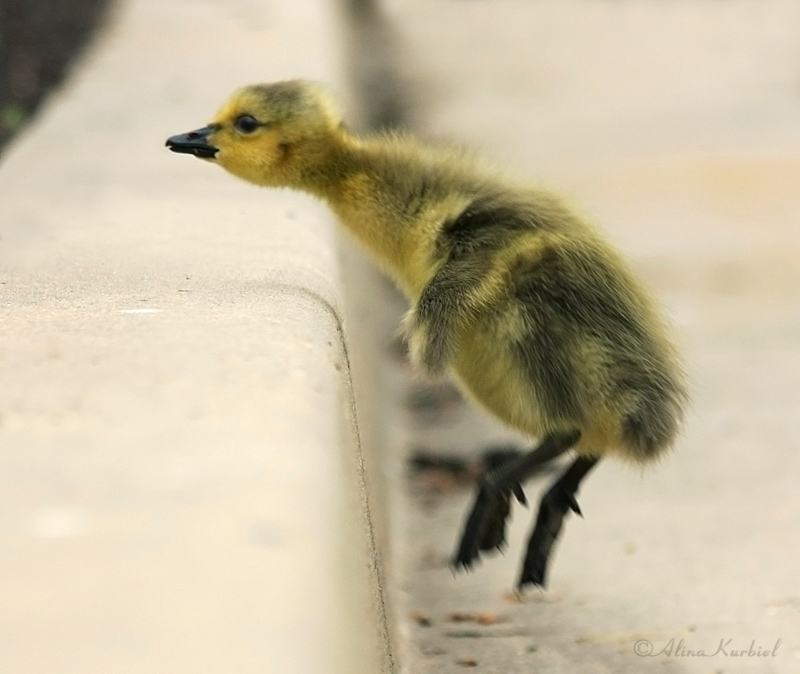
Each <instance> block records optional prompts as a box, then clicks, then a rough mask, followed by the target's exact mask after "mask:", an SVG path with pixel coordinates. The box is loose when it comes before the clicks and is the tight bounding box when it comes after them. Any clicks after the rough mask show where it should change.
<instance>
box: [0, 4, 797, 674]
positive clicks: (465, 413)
mask: <svg viewBox="0 0 800 674" xmlns="http://www.w3.org/2000/svg"><path fill="white" fill-rule="evenodd" d="M164 1H165V2H166V1H167V0H164ZM303 3H304V0H292V2H290V1H289V0H233V1H231V2H228V3H221V2H214V0H198V2H196V3H195V2H188V1H187V0H183V1H180V0H170V4H174V5H175V16H179V15H180V13H181V12H188V11H192V10H193V9H194V8H195V7H200V8H202V7H211V6H214V7H223V6H224V7H225V9H224V12H227V13H229V14H230V17H232V18H231V21H232V22H238V23H237V25H239V24H241V25H242V26H244V27H245V29H247V30H251V32H246V33H243V37H241V40H242V42H241V43H240V46H241V48H242V49H246V46H247V44H248V43H247V40H250V39H252V40H253V44H257V43H258V41H259V40H262V39H263V40H270V39H273V38H272V34H271V33H270V29H271V26H273V22H276V21H277V20H276V19H275V17H280V16H282V15H283V14H286V13H291V12H293V11H295V9H293V8H297V7H300V6H301V5H303ZM132 4H134V3H128V2H124V1H122V0H120V1H119V2H117V3H116V5H114V6H111V7H110V6H109V3H107V2H102V1H101V0H82V1H80V2H79V1H77V0H62V1H61V2H46V1H45V0H35V1H34V0H29V1H28V2H25V3H22V2H18V1H17V0H0V151H2V143H4V142H5V141H7V140H8V139H9V138H10V137H11V136H12V135H13V134H14V133H15V132H17V131H19V130H21V129H23V128H24V126H25V124H26V123H28V121H29V120H33V119H35V114H36V111H37V109H38V106H39V105H40V103H41V102H42V100H43V97H44V96H45V95H46V94H47V93H48V91H50V90H51V88H52V87H54V86H57V85H58V84H59V82H61V81H63V79H64V77H65V76H66V75H65V74H66V73H69V72H70V68H71V67H75V68H76V70H75V72H76V73H79V72H80V63H81V61H80V60H77V61H76V60H75V59H76V58H80V55H81V54H82V51H81V50H82V48H83V47H84V46H85V45H87V44H89V43H90V42H91V39H92V38H93V36H94V38H97V37H98V36H101V35H102V34H103V33H102V32H101V31H100V29H101V28H102V27H103V26H107V25H108V24H109V22H112V19H113V18H114V17H115V16H117V10H119V9H120V8H123V9H124V8H126V7H129V6H132ZM145 4H146V3H145ZM332 6H334V7H335V8H336V13H335V19H334V18H330V17H327V16H326V18H325V19H324V20H325V21H332V22H335V25H336V31H337V34H338V35H339V36H340V37H339V43H338V49H339V50H340V55H341V61H342V69H343V70H344V72H345V78H344V79H345V80H346V81H347V82H348V83H349V89H348V91H347V93H346V98H347V100H348V102H349V105H350V112H349V116H350V118H351V119H354V120H357V122H358V126H360V128H362V129H378V128H383V127H387V126H389V127H403V128H407V129H410V130H412V131H414V132H415V133H418V134H420V135H422V136H424V137H426V138H429V139H431V140H434V141H437V142H438V141H446V142H455V143H458V144H463V145H467V146H469V147H472V148H474V149H476V150H477V151H479V152H480V153H481V154H483V155H484V156H486V157H488V158H489V159H490V160H491V161H493V162H494V163H496V164H498V165H500V166H502V167H504V168H505V169H506V170H508V172H509V173H511V174H513V175H514V176H515V177H518V178H523V179H529V180H531V181H533V182H537V183H544V184H546V185H549V186H552V187H553V188H555V189H557V190H558V191H560V192H562V193H565V194H566V195H568V197H569V198H571V199H572V200H573V201H574V202H575V203H576V204H578V206H579V207H580V208H581V209H583V210H584V211H585V212H587V213H589V214H591V216H592V217H593V218H594V219H595V220H596V221H598V222H599V223H600V224H601V226H602V227H603V228H604V230H605V231H606V232H607V233H608V235H609V236H610V238H611V239H612V240H613V241H614V242H615V243H616V244H617V245H618V246H619V247H620V248H621V250H622V251H623V252H624V253H625V254H626V255H627V256H629V257H630V259H631V260H632V262H633V264H634V265H635V267H636V269H637V271H638V272H639V273H640V274H641V275H642V276H643V277H644V278H645V280H646V281H647V283H648V284H649V285H650V286H651V287H652V288H653V289H654V291H655V292H656V293H657V295H658V296H659V297H660V298H661V299H662V300H663V302H664V304H665V307H666V311H667V313H668V315H669V316H670V317H671V320H672V322H673V323H674V325H675V328H676V332H677V334H678V335H679V340H680V342H681V343H682V345H683V348H684V350H685V353H686V356H687V362H688V368H689V372H690V378H691V386H692V399H693V403H692V411H691V413H690V415H689V420H688V424H687V429H686V432H685V434H684V437H683V438H682V440H681V442H680V444H679V446H678V447H677V448H676V451H675V453H674V455H672V456H670V457H669V458H668V459H666V460H665V461H664V462H663V464H662V465H659V466H656V467H653V468H649V469H647V470H645V471H639V470H638V469H633V468H631V467H628V466H624V465H613V464H611V463H610V462H609V463H608V464H607V465H603V466H602V468H601V469H600V470H598V471H597V473H596V474H593V476H592V478H591V479H589V480H588V481H587V482H586V486H585V488H584V489H583V490H582V492H581V498H580V502H581V506H582V509H583V512H584V515H585V519H583V520H581V519H578V518H572V519H571V520H569V521H568V522H567V524H566V526H565V532H564V537H563V540H562V541H561V542H560V544H559V547H558V548H557V550H556V552H555V555H554V558H553V561H552V568H551V575H550V586H549V587H548V589H547V590H546V591H542V592H538V591H536V592H530V593H529V594H528V595H526V597H524V598H519V597H517V596H515V595H514V594H513V593H510V592H509V590H510V588H511V587H512V585H513V583H514V581H515V579H516V576H517V573H518V568H519V564H520V562H521V558H522V552H523V549H524V545H525V541H526V538H527V535H528V532H529V530H530V527H531V526H532V518H533V512H532V511H531V510H524V509H522V508H518V509H517V511H516V513H515V515H516V516H515V518H514V522H513V526H512V530H511V535H510V544H509V548H508V551H507V552H506V554H505V555H504V556H497V557H493V558H490V559H487V560H486V561H485V563H484V564H482V565H481V566H480V567H479V568H478V569H477V570H476V571H475V572H474V573H472V574H471V575H469V576H460V577H457V578H454V577H453V575H452V574H451V572H450V570H449V568H448V560H449V556H450V554H451V553H452V550H453V546H454V545H455V542H456V537H457V534H458V531H459V527H460V526H461V521H462V518H463V516H464V512H465V509H466V508H467V507H468V505H469V502H470V498H471V497H470V490H471V488H472V485H473V483H474V479H475V476H476V475H477V474H478V473H479V471H480V457H481V452H482V451H483V450H484V449H485V448H486V447H487V446H488V445H492V444H496V443H506V442H508V443H513V444H515V445H518V446H520V445H522V444H524V443H525V442H526V441H525V439H522V438H518V437H514V436H513V434H510V433H509V432H508V431H507V430H505V429H503V428H501V427H499V426H498V425H497V424H495V423H494V422H493V421H492V420H491V419H489V418H487V417H486V416H484V415H483V414H481V413H480V412H478V411H477V410H476V409H475V408H474V407H473V406H472V405H471V404H470V403H469V402H468V401H465V400H464V399H463V398H462V396H461V395H460V393H459V392H458V391H457V390H456V389H455V387H454V386H453V385H452V384H451V383H449V382H448V381H446V380H443V381H438V382H424V381H421V380H419V379H417V378H415V377H414V376H413V373H411V372H410V370H409V368H408V367H407V365H406V362H405V355H404V346H403V344H402V342H401V341H400V340H398V339H397V337H396V335H397V330H396V328H397V324H398V322H399V318H400V316H401V315H402V312H403V311H404V305H403V302H402V300H401V299H400V298H399V296H398V295H397V294H396V293H395V291H394V290H393V289H392V288H391V287H390V285H389V284H388V282H386V281H385V280H383V279H382V278H381V277H380V276H379V275H378V274H377V272H376V271H375V270H374V269H372V268H371V267H369V265H368V264H366V263H364V262H363V260H362V258H361V257H360V256H359V253H358V252H357V251H354V250H353V248H352V247H351V246H350V245H349V244H348V243H347V241H344V242H343V243H342V248H343V253H342V254H343V255H344V256H345V259H346V260H348V261H351V260H356V262H354V263H353V264H349V262H348V264H346V265H345V270H344V275H345V281H346V285H347V296H348V299H349V301H350V307H349V309H348V314H349V320H350V326H349V327H350V328H351V329H352V332H353V334H354V335H355V337H354V342H355V343H356V344H357V346H358V349H359V350H360V351H361V352H364V353H368V354H370V355H369V356H368V357H365V358H364V359H363V362H364V365H363V367H364V368H365V369H369V370H370V373H369V375H368V376H367V377H366V378H365V379H362V382H363V381H369V385H368V386H367V390H366V391H362V399H366V398H367V397H370V398H372V400H371V401H370V402H366V403H364V404H365V405H367V406H368V405H371V406H373V407H376V408H379V411H378V412H376V413H375V414H372V415H370V417H371V418H373V419H374V421H373V423H372V426H373V428H372V429H371V430H370V428H369V427H368V426H369V424H367V423H365V424H364V432H365V433H368V434H369V433H371V434H372V435H371V436H370V437H371V438H372V441H373V442H374V443H375V444H376V445H379V446H380V447H379V449H380V451H379V452H378V454H379V455H380V457H381V459H380V469H379V475H380V477H379V478H377V479H378V480H379V482H380V481H382V480H386V485H387V486H386V489H385V491H386V494H384V495H383V496H382V497H383V498H385V499H386V501H387V506H388V507H387V510H388V513H389V524H390V526H389V544H387V550H390V552H388V553H387V554H388V555H389V564H388V567H389V577H390V581H389V585H390V597H391V606H392V609H391V610H392V612H393V615H394V616H395V617H396V624H397V631H398V634H399V643H400V655H401V658H402V662H403V663H404V664H403V667H404V668H405V671H409V672H415V673H416V672H431V673H432V672H437V673H440V672H441V673H445V674H448V673H450V672H460V671H463V669H464V668H465V667H477V668H478V669H477V671H482V672H520V673H522V672H532V671H536V672H542V673H544V672H547V673H551V672H552V673H554V674H555V673H565V672H569V673H570V674H584V673H585V674H594V673H599V672H609V673H611V672H613V673H614V674H620V673H622V674H624V673H628V672H630V673H631V674H634V673H635V674H651V673H656V672H679V673H681V674H712V673H713V674H723V673H724V674H732V673H740V672H741V673H748V674H750V673H754V672H755V673H762V672H763V673H765V674H766V673H775V674H790V673H793V672H796V671H798V667H800V636H799V635H800V574H798V559H800V539H798V537H797V531H798V528H800V496H798V488H797V479H798V475H800V414H799V413H798V412H799V411H800V3H798V2H796V1H795V0H375V1H374V2H370V1H369V0H358V1H357V0H350V2H345V1H344V0H342V2H341V4H335V5H332ZM115 8H116V9H115ZM112 9H115V11H113V12H112V11H111V10H112ZM203 12H205V10H203ZM203 12H201V13H200V15H199V16H200V18H199V19H198V18H195V19H193V20H195V21H197V22H198V23H197V26H198V28H199V29H202V30H207V31H209V32H212V31H214V30H215V28H216V26H215V25H214V24H212V23H208V24H207V25H206V24H203V23H202V17H203V16H205V14H204V13H203ZM226 16H227V14H226ZM243 30H244V29H243ZM259 31H261V32H259ZM237 35H238V33H237ZM248 36H249V37H248ZM139 38H140V47H139V48H140V49H141V53H142V54H144V53H145V52H147V50H148V48H149V46H148V43H147V42H146V40H145V39H144V37H143V35H140V36H139ZM291 39H292V40H293V41H298V42H301V41H302V40H303V39H304V35H303V34H302V33H299V32H298V34H297V35H293V36H291ZM176 48H178V46H176ZM198 53H199V52H198ZM245 53H246V52H245ZM76 64H78V66H77V67H76ZM186 67H187V68H188V67H189V65H188V64H187V66H186ZM250 67H251V71H250V72H254V73H256V72H257V71H258V68H257V64H250ZM219 68H220V70H222V71H224V65H223V64H220V65H219ZM296 75H297V76H304V75H306V73H304V72H297V73H296ZM215 76H218V77H219V74H218V73H215ZM238 84H240V82H232V83H231V85H232V86H236V85H238ZM165 90H166V87H165ZM184 98H185V99H186V98H187V96H186V95H184ZM188 98H189V99H191V95H189V96H188ZM201 99H202V97H201ZM159 100H160V99H159ZM171 100H173V99H171V98H169V96H166V95H165V96H164V97H163V101H166V102H165V103H164V106H165V107H166V108H169V105H170V104H171V103H169V101H171ZM202 100H204V99H202ZM151 103H152V102H151ZM172 114H174V112H173V113H172ZM197 114H198V119H197V122H198V123H199V122H202V121H203V120H204V119H205V117H204V115H207V114H208V111H207V110H205V109H202V110H201V109H198V111H197ZM192 123H194V122H192ZM182 130H185V129H175V130H174V131H176V132H177V131H182ZM2 160H3V159H2V157H0V163H1V162H2ZM0 179H2V178H0ZM260 198H262V199H268V198H270V197H269V196H267V195H266V194H263V195H260ZM0 292H1V291H0ZM354 358H355V360H356V361H358V359H359V357H358V356H357V355H356V356H354ZM357 366H358V364H357ZM362 386H364V385H363V384H362ZM1 413H2V410H0V414H1ZM0 451H1V450H0ZM550 479H552V478H551V477H550V476H543V479H542V480H537V481H535V482H533V483H532V484H531V487H530V488H529V489H528V490H527V493H528V497H529V500H530V501H531V502H532V503H533V504H534V505H535V504H536V503H537V501H538V498H539V496H538V494H540V493H542V492H543V491H544V487H545V484H546V481H547V480H550ZM680 640H683V643H684V646H685V648H686V649H705V650H706V651H710V652H714V651H716V649H717V646H718V644H720V642H721V641H722V642H724V643H728V640H731V641H730V642H729V648H730V649H735V648H741V649H745V650H746V649H748V648H750V647H751V644H754V645H755V646H754V647H755V648H759V647H760V648H762V649H763V650H765V651H770V655H769V656H767V657H760V658H754V657H752V656H745V657H738V658H737V657H730V656H727V655H725V654H724V653H721V654H717V655H716V656H714V657H713V658H703V657H691V656H688V657H680V656H677V655H676V654H675V653H670V652H669V644H670V643H673V646H674V645H676V644H678V643H679V642H680ZM641 641H645V642H647V643H649V644H651V646H652V648H653V651H652V653H651V655H650V657H641V656H640V655H637V654H636V653H635V652H634V644H636V643H637V642H641ZM1 650H2V639H0V651H1ZM773 651H774V653H773ZM1 663H2V654H1V653H0V671H2V664H1Z"/></svg>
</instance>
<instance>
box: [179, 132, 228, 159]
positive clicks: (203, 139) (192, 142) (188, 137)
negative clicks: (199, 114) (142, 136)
mask: <svg viewBox="0 0 800 674" xmlns="http://www.w3.org/2000/svg"><path fill="white" fill-rule="evenodd" d="M216 130H217V126H216V125H214V124H212V125H210V126H204V127H203V128H202V129H197V131H190V132H189V133H181V134H179V135H177V136H172V138H168V139H167V147H168V148H169V149H170V150H172V151H173V152H180V153H181V154H193V155H194V156H195V157H199V158H200V159H213V158H214V156H215V155H216V154H217V148H215V147H214V146H213V145H209V144H208V137H209V136H210V135H211V134H212V133H214V131H216Z"/></svg>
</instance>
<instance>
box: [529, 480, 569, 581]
mask: <svg viewBox="0 0 800 674" xmlns="http://www.w3.org/2000/svg"><path fill="white" fill-rule="evenodd" d="M570 510H572V511H573V512H575V513H577V514H578V515H581V509H580V508H579V507H578V502H577V501H576V500H575V495H574V494H571V493H569V492H567V491H566V490H564V489H563V488H559V485H556V486H555V487H554V488H553V489H551V490H550V491H548V492H547V494H545V495H544V497H543V498H542V502H541V504H540V506H539V514H538V515H537V517H536V527H535V528H534V530H533V534H531V537H530V540H529V541H528V552H527V554H526V555H525V563H524V564H523V565H522V575H521V576H520V579H519V583H518V584H517V587H518V588H519V589H522V588H523V587H524V586H525V585H528V584H532V585H535V586H537V587H544V585H545V578H546V574H547V562H548V560H549V558H550V552H551V550H552V548H553V544H554V543H555V542H556V538H558V534H559V533H560V532H561V527H562V525H563V524H564V516H565V515H566V514H567V512H568V511H570Z"/></svg>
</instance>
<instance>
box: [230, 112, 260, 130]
mask: <svg viewBox="0 0 800 674" xmlns="http://www.w3.org/2000/svg"><path fill="white" fill-rule="evenodd" d="M233 125H234V126H235V127H236V130H237V131H241V132H242V133H253V131H255V130H256V129H257V128H258V127H259V126H261V125H260V124H259V123H258V120H257V119H256V118H255V117H252V116H251V115H241V116H240V117H237V118H236V121H235V122H234V123H233Z"/></svg>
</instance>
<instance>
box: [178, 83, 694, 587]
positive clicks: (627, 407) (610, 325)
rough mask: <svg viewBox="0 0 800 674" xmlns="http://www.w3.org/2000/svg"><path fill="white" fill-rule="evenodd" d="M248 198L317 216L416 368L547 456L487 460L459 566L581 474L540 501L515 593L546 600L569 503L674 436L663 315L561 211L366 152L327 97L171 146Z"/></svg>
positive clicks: (375, 145) (595, 236) (473, 170)
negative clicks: (397, 317)
mask: <svg viewBox="0 0 800 674" xmlns="http://www.w3.org/2000/svg"><path fill="white" fill-rule="evenodd" d="M167 147H168V148H169V149H170V150H172V151H173V152H179V153H185V154H190V155H194V156H195V157H199V158H201V159H204V160H206V161H209V162H212V163H215V164H218V165H220V166H221V167H223V168H224V169H226V170H227V171H229V172H230V173H232V174H234V175H235V176H238V177H239V178H242V179H244V180H247V181H249V182H251V183H255V184H256V185H263V186H266V187H288V188H292V189H296V190H302V191H304V192H307V193H310V194H312V195H314V196H316V197H318V198H320V199H321V200H323V201H325V202H326V203H327V204H328V205H329V206H330V208H331V209H332V210H333V211H334V213H335V214H336V216H337V217H338V219H339V220H340V221H341V223H342V224H343V225H344V227H345V228H347V229H348V230H349V231H350V232H351V233H352V234H353V235H354V236H355V238H356V239H358V240H359V241H360V242H361V243H362V244H363V246H364V247H365V248H366V249H367V250H368V251H369V252H370V253H371V254H372V256H373V257H374V258H375V260H376V261H377V262H378V263H379V264H380V266H381V267H383V269H384V270H385V271H386V272H387V273H388V274H389V275H390V276H391V277H393V279H394V280H395V281H396V283H397V285H398V286H399V287H400V288H401V290H402V291H403V292H404V293H405V295H406V296H407V297H408V299H409V301H410V304H411V307H412V308H411V309H410V310H409V312H408V313H407V314H406V316H405V318H404V321H403V324H404V329H405V333H406V336H407V338H408V342H409V346H410V353H411V359H412V361H413V363H415V364H416V365H417V366H418V367H419V368H420V369H421V370H423V371H424V372H427V373H429V374H431V375H438V374H441V373H443V372H446V371H447V372H450V373H451V374H452V375H454V377H455V378H456V379H457V380H458V382H460V385H461V386H462V387H463V389H464V390H465V391H466V392H468V394H469V395H470V396H471V397H472V398H473V399H474V400H475V401H477V402H478V403H479V404H480V405H482V406H483V407H484V408H486V409H487V410H488V411H489V412H490V413H492V414H493V415H494V416H495V417H496V418H497V419H499V420H500V421H501V422H503V423H505V424H507V425H508V426H510V427H511V428H513V429H516V430H517V431H520V432H522V433H523V434H525V435H527V436H528V437H531V438H537V439H539V442H540V444H539V445H538V446H536V447H535V448H534V449H533V450H531V451H530V452H527V453H522V452H517V453H512V454H508V453H506V454H505V455H504V456H503V457H501V458H502V460H498V461H490V462H489V465H490V466H491V469H490V470H488V471H487V472H486V474H485V475H484V476H483V478H482V479H481V482H480V484H479V485H478V488H477V494H476V498H475V502H474V505H473V507H472V510H471V512H470V514H469V516H468V518H467V520H466V523H465V526H464V530H463V533H462V536H461V540H460V543H459V545H458V547H457V550H456V553H455V556H454V558H453V561H452V564H453V567H454V568H455V569H460V568H463V569H470V568H471V567H472V565H473V564H474V563H475V562H476V560H477V559H478V558H479V556H480V553H481V552H482V551H489V550H492V549H495V548H496V549H502V548H503V547H504V546H505V537H506V534H505V530H506V519H507V518H508V515H509V513H510V508H511V501H512V497H515V498H516V499H517V500H518V501H520V502H521V503H523V504H524V503H525V495H524V493H523V491H522V484H523V483H524V482H525V481H526V480H527V479H528V478H530V476H531V475H532V474H533V473H535V472H537V471H538V470H540V469H541V468H542V466H543V464H545V463H546V462H550V461H552V460H553V459H555V458H556V457H559V456H560V455H562V454H564V453H566V452H568V451H571V452H573V453H574V458H573V459H572V461H571V463H570V464H569V466H568V468H567V469H566V470H565V471H564V472H563V474H561V475H560V477H558V479H556V480H555V481H554V483H553V484H552V486H550V488H549V489H548V490H547V492H546V493H545V495H544V496H543V497H542V499H541V501H540V504H539V511H538V515H537V518H536V524H535V526H534V528H533V532H532V534H531V536H530V539H529V542H528V547H527V553H526V556H525V560H524V562H523V566H522V572H521V574H520V577H519V582H518V588H520V589H522V588H523V587H524V586H526V585H529V584H532V585H536V586H540V587H542V586H544V585H545V580H546V573H547V567H548V559H549V557H550V553H551V550H552V547H553V544H554V542H555V541H556V539H557V537H558V535H559V532H560V531H561V528H562V524H563V520H564V518H565V516H566V515H567V513H568V512H569V511H570V510H571V511H573V512H575V513H577V514H581V511H580V508H579V507H578V503H577V500H576V494H577V492H578V487H579V485H580V483H581V481H582V480H583V479H584V478H585V477H586V475H587V474H588V473H589V471H591V470H592V469H593V468H594V467H595V466H596V465H597V463H598V461H599V460H600V458H601V457H603V456H606V455H616V456H618V457H620V458H622V459H624V460H627V461H629V462H638V463H644V462H648V461H653V460H654V459H656V458H658V457H660V456H662V455H663V454H664V453H665V452H666V451H667V450H668V449H669V448H670V446H671V445H673V443H674V442H675V439H676V436H677V434H678V432H679V430H680V426H681V422H682V418H683V414H684V409H685V404H686V399H687V395H686V385H685V381H684V375H683V368H682V365H681V362H680V359H679V356H678V354H677V351H676V349H675V347H674V346H673V343H672V341H671V339H670V336H669V333H668V330H667V328H666V326H665V324H664V321H663V320H662V318H661V316H660V313H659V310H658V309H657V307H656V305H655V303H654V302H653V300H652V299H651V298H650V296H649V295H648V293H647V292H646V291H645V290H644V288H643V287H642V285H641V284H640V282H639V281H638V280H637V278H636V277H635V276H634V274H633V273H632V271H631V269H630V268H629V266H628V265H627V264H626V262H625V261H624V260H623V259H622V257H621V256H620V255H619V254H618V253H617V252H616V251H615V250H614V249H613V248H612V247H611V246H610V245H609V244H608V243H606V241H605V240H604V238H603V237H602V236H601V235H600V234H599V233H598V231H596V230H595V228H594V227H593V225H592V224H591V223H589V222H587V220H586V219H585V218H584V217H583V216H582V215H580V214H579V213H578V212H576V211H575V210H574V209H573V208H571V207H570V205H569V204H567V203H566V202H565V201H564V200H563V199H561V198H560V197H558V196H556V195H554V194H552V193H550V192H548V191H545V190H541V189H538V188H530V187H521V186H517V185H514V184H511V183H510V182H509V181H508V180H505V179H503V178H502V177H500V176H499V175H495V174H494V173H492V172H491V171H487V170H485V169H483V168H481V167H480V166H479V165H478V164H477V163H476V162H475V161H474V160H473V159H472V158H470V157H469V156H467V155H466V154H465V153H463V152H460V151H457V150H454V149H450V148H439V147H431V146H428V145H425V144H423V143H421V142H419V141H417V140H415V139H414V138H412V137H410V136H408V135H405V134H398V133H387V134H380V135H372V136H358V135H355V134H354V133H352V132H350V131H349V130H348V129H347V128H346V127H345V126H344V125H343V123H342V118H341V115H340V112H339V110H338V108H337V105H336V104H335V102H334V100H333V99H332V97H331V96H329V95H328V93H327V92H326V91H325V90H324V89H323V88H322V87H321V86H319V85H317V84H314V83H311V82H307V81H302V80H295V81H287V82H277V83H274V84H261V85H254V86H249V87H245V88H243V89H240V90H238V91H237V92H235V93H234V94H233V96H232V97H231V98H230V99H229V100H228V101H227V102H226V103H225V104H224V105H223V106H222V109H221V110H220V111H219V112H218V113H217V115H216V116H215V117H214V118H213V120H212V121H211V123H210V124H208V125H207V126H205V127H203V128H201V129H198V130H196V131H191V132H189V133H185V134H181V135H177V136H173V137H172V138H170V139H169V140H167Z"/></svg>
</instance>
